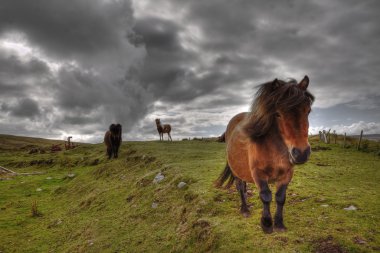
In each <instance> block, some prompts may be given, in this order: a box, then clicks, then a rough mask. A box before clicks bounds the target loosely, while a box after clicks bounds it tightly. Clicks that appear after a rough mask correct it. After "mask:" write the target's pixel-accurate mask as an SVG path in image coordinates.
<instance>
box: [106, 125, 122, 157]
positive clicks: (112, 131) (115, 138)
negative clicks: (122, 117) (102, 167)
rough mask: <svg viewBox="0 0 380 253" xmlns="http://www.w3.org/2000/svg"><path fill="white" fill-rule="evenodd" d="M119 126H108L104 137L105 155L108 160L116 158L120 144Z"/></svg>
mask: <svg viewBox="0 0 380 253" xmlns="http://www.w3.org/2000/svg"><path fill="white" fill-rule="evenodd" d="M121 134H122V132H121V125H120V124H116V125H115V124H112V125H110V128H109V130H108V131H107V132H106V134H105V135H104V143H105V144H106V146H107V155H108V159H111V157H112V156H113V157H114V158H117V157H118V153H119V147H120V144H121V141H122V139H121Z"/></svg>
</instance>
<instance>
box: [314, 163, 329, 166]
mask: <svg viewBox="0 0 380 253" xmlns="http://www.w3.org/2000/svg"><path fill="white" fill-rule="evenodd" d="M315 165H317V166H321V167H324V166H331V165H330V164H327V163H316V164H315Z"/></svg>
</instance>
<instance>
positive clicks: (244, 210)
mask: <svg viewBox="0 0 380 253" xmlns="http://www.w3.org/2000/svg"><path fill="white" fill-rule="evenodd" d="M235 180H236V182H235V185H236V189H237V191H238V192H239V195H240V199H241V207H240V213H241V214H242V215H243V216H244V217H249V216H250V215H251V212H250V211H249V209H248V205H247V183H246V182H244V181H243V180H241V179H239V178H235Z"/></svg>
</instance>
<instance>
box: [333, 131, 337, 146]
mask: <svg viewBox="0 0 380 253" xmlns="http://www.w3.org/2000/svg"><path fill="white" fill-rule="evenodd" d="M333 134H334V144H336V137H337V134H336V131H335V130H334V131H333Z"/></svg>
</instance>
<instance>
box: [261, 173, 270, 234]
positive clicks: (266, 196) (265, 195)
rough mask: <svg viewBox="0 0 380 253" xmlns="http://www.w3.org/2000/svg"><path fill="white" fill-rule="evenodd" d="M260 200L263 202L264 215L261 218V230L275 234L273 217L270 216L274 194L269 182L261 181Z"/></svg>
mask: <svg viewBox="0 0 380 253" xmlns="http://www.w3.org/2000/svg"><path fill="white" fill-rule="evenodd" d="M258 186H259V190H260V199H261V201H262V202H263V206H264V207H263V213H262V216H261V228H262V229H263V231H264V233H267V234H270V233H272V232H273V226H272V225H273V221H272V215H271V214H270V202H271V201H272V192H271V191H270V189H269V186H268V182H267V181H263V180H259V185H258Z"/></svg>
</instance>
